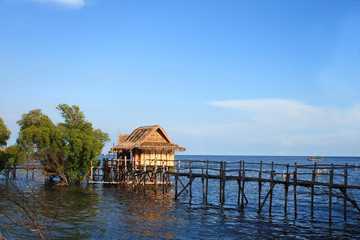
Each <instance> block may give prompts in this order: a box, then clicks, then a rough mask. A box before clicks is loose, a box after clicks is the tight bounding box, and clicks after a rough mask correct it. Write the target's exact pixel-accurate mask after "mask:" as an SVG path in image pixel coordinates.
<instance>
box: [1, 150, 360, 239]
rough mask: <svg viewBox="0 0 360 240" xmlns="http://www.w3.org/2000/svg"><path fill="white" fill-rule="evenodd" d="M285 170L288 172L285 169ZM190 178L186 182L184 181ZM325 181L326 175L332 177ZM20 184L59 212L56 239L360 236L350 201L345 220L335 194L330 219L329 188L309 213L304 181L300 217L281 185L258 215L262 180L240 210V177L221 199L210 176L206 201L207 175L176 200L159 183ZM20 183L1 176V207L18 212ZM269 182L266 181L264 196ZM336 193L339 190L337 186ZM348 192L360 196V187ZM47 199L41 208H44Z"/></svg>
mask: <svg viewBox="0 0 360 240" xmlns="http://www.w3.org/2000/svg"><path fill="white" fill-rule="evenodd" d="M176 159H177V160H209V161H226V162H227V163H229V165H231V163H232V162H238V161H241V160H244V161H246V162H260V161H262V162H263V163H271V162H274V163H281V164H294V163H295V162H296V163H297V164H298V165H301V164H309V162H308V161H307V160H306V159H307V157H290V156H289V157H285V156H284V157H283V156H282V157H271V156H197V155H196V156H189V155H178V156H176ZM322 163H323V164H325V163H333V164H345V163H348V164H349V165H356V164H360V158H359V157H324V161H323V162H322ZM279 171H282V170H279ZM359 179H360V171H358V170H356V169H352V170H349V181H350V182H352V183H358V185H359V183H360V181H359ZM181 180H182V181H183V182H184V183H186V182H187V181H188V180H187V179H186V178H184V179H181ZM318 180H319V181H327V180H328V178H327V177H326V176H323V177H320V179H318ZM15 182H16V184H17V185H20V186H24V185H29V184H32V186H33V187H32V193H33V194H34V195H36V196H37V199H40V202H41V204H39V203H34V205H33V206H34V208H39V209H42V208H44V207H45V208H46V210H47V211H48V213H47V216H48V217H47V218H45V220H47V221H48V223H50V222H51V221H52V220H53V218H54V216H56V218H55V222H54V225H53V232H52V236H53V239H324V238H325V239H353V238H360V227H359V226H360V212H358V211H357V210H356V209H355V208H354V207H353V206H352V205H351V204H350V203H348V204H347V221H346V222H345V221H344V218H343V199H341V198H336V197H333V207H332V224H329V221H328V214H329V211H328V202H329V198H328V195H327V194H325V193H326V189H321V188H319V189H316V193H317V195H316V197H315V210H314V217H313V218H311V216H310V195H309V192H310V190H309V189H306V188H301V187H298V189H297V191H298V195H297V200H298V206H297V208H298V215H297V218H296V219H295V217H294V205H293V189H292V188H291V187H290V188H289V199H288V210H287V214H285V213H284V187H283V186H275V188H274V195H273V196H274V197H273V203H272V211H271V214H269V201H267V202H266V203H265V204H264V207H263V209H262V211H261V212H260V213H257V207H258V195H257V194H258V192H257V191H258V190H257V189H258V184H257V183H246V185H245V191H246V196H247V199H248V201H249V202H248V203H247V204H246V205H245V206H244V208H241V207H240V206H239V205H238V203H237V192H238V186H237V182H236V181H228V182H227V183H226V188H225V189H226V190H225V194H226V196H225V198H226V200H225V204H224V205H220V204H219V181H218V180H209V196H208V205H205V204H203V203H202V201H203V199H202V183H201V180H194V182H193V185H192V191H193V197H192V198H190V197H189V193H186V192H184V193H183V194H182V195H181V196H180V197H179V198H178V199H177V200H175V199H174V187H172V188H171V189H168V191H167V192H163V191H162V188H161V187H159V188H158V190H157V191H156V192H155V189H154V187H151V186H148V187H147V188H146V189H140V190H139V191H133V190H132V189H131V188H128V187H123V186H109V185H101V184H98V185H90V184H88V185H86V184H85V185H83V186H71V187H69V188H54V187H52V186H51V185H49V184H44V183H43V182H42V181H37V182H36V181H35V183H34V182H31V181H30V180H26V179H25V178H21V176H20V177H19V176H18V179H17V180H16V181H15ZM14 189H15V188H14V186H13V185H11V184H9V183H6V181H5V180H4V179H3V178H1V177H0V207H1V208H2V209H4V210H6V211H7V212H8V213H10V214H12V216H15V217H16V216H17V217H20V216H21V215H19V214H20V213H19V212H17V211H15V208H12V204H9V202H7V201H6V200H4V198H5V197H6V196H11V195H13V194H16V193H15V190H14ZM268 189H269V186H268V185H267V184H264V185H263V190H262V197H263V198H264V197H265V195H266V193H267V191H268ZM334 193H336V192H334ZM349 195H350V196H351V197H353V198H354V199H355V200H356V201H357V202H358V201H360V197H359V196H360V194H359V191H355V190H351V191H349ZM40 205H43V206H40ZM7 223H8V222H7V220H5V219H0V231H1V236H3V237H5V238H6V239H38V237H37V236H38V235H37V234H36V233H32V232H30V231H28V230H25V229H22V228H21V227H15V226H14V225H6V224H7Z"/></svg>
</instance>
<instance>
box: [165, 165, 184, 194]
mask: <svg viewBox="0 0 360 240" xmlns="http://www.w3.org/2000/svg"><path fill="white" fill-rule="evenodd" d="M180 162H181V161H180V160H179V162H178V167H177V169H176V174H175V199H177V197H178V178H179V171H180ZM163 165H164V163H163Z"/></svg>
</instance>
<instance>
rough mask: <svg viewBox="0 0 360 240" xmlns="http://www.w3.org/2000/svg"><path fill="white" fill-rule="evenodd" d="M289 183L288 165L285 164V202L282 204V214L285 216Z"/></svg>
mask: <svg viewBox="0 0 360 240" xmlns="http://www.w3.org/2000/svg"><path fill="white" fill-rule="evenodd" d="M289 181H290V173H289V164H286V182H285V202H284V212H285V214H287V202H288V194H289Z"/></svg>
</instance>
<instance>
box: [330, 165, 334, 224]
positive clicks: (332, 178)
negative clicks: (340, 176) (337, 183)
mask: <svg viewBox="0 0 360 240" xmlns="http://www.w3.org/2000/svg"><path fill="white" fill-rule="evenodd" d="M333 180H334V164H331V170H330V177H329V224H331V205H332V187H333Z"/></svg>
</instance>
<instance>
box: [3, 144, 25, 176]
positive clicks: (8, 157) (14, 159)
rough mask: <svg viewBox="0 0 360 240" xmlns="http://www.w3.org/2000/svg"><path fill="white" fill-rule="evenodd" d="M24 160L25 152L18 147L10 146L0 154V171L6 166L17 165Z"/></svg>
mask: <svg viewBox="0 0 360 240" xmlns="http://www.w3.org/2000/svg"><path fill="white" fill-rule="evenodd" d="M25 159H26V153H25V151H22V150H21V148H20V146H19V145H12V146H9V147H7V148H6V149H5V152H0V171H1V170H3V169H4V168H5V167H6V166H13V165H19V164H21V163H22V162H23V161H24V160H25Z"/></svg>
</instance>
